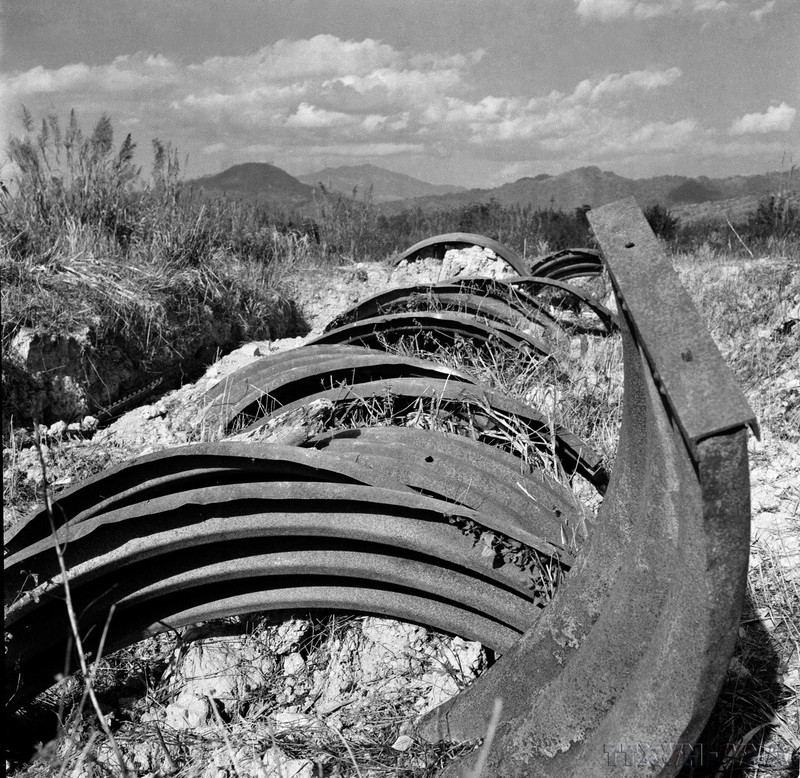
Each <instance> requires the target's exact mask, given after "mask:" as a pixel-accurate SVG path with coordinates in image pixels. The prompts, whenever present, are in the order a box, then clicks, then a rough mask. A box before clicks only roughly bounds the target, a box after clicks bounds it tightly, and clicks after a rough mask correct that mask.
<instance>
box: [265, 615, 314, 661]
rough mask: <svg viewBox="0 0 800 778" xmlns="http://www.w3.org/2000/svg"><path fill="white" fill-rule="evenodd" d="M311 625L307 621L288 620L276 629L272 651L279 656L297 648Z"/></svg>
mask: <svg viewBox="0 0 800 778" xmlns="http://www.w3.org/2000/svg"><path fill="white" fill-rule="evenodd" d="M309 629H311V625H310V623H309V622H308V620H307V619H290V620H289V621H285V622H284V623H283V624H281V625H280V627H278V630H277V633H276V635H275V638H274V640H275V644H274V645H273V646H272V650H273V651H274V652H275V653H276V654H278V655H279V656H281V655H282V654H288V653H290V652H292V651H294V649H296V648H297V645H298V643H299V642H300V641H301V640H302V639H303V638H304V637H305V636H306V634H307V633H308V631H309Z"/></svg>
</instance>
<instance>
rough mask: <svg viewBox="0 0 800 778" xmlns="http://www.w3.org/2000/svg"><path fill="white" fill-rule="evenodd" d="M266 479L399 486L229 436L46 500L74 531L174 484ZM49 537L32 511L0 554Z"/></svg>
mask: <svg viewBox="0 0 800 778" xmlns="http://www.w3.org/2000/svg"><path fill="white" fill-rule="evenodd" d="M270 481H304V482H312V481H321V482H324V483H341V484H361V485H371V486H383V487H388V488H393V489H398V490H403V489H404V487H403V486H402V485H401V484H400V483H398V482H397V481H396V480H395V479H392V478H388V477H387V476H385V475H384V474H382V473H381V472H379V471H372V470H369V469H366V468H360V467H357V466H355V467H354V466H353V465H352V464H351V463H350V462H349V461H348V460H346V459H344V458H338V457H319V456H316V455H315V454H314V453H313V452H310V451H307V450H304V449H300V448H295V447H292V446H277V445H274V444H269V443H249V444H246V445H245V444H242V443H238V442H232V441H220V442H217V443H198V444H193V445H188V446H179V447H177V448H171V449H167V450H165V451H158V452H155V453H152V454H146V455H144V456H140V457H137V458H135V459H132V460H130V461H128V462H122V463H121V464H119V465H115V466H114V467H111V468H109V469H108V470H104V471H103V472H102V473H98V474H96V475H93V476H91V477H89V478H86V479H84V480H83V481H81V482H80V483H78V484H76V485H75V486H73V487H71V488H69V489H65V490H64V491H62V492H60V493H59V494H58V496H57V498H56V499H55V500H54V501H53V521H54V523H55V525H56V527H57V528H58V527H61V526H62V525H63V524H64V523H65V522H66V521H69V523H70V526H71V527H72V528H73V529H74V528H75V527H76V526H78V525H79V524H81V523H82V522H84V521H87V520H89V519H94V518H96V517H97V516H99V515H102V514H104V513H107V512H108V511H111V510H117V509H120V508H124V507H126V506H128V505H132V504H135V503H137V502H142V501H144V500H149V499H152V498H154V497H159V496H162V495H164V494H170V493H173V492H174V491H175V490H176V489H177V488H181V489H184V490H185V489H191V488H195V487H196V486H203V485H212V484H215V485H221V484H226V485H235V484H237V483H257V482H258V483H265V484H266V483H269V482H270ZM51 538H52V533H51V527H50V519H49V517H48V514H47V511H46V510H45V509H41V510H38V511H34V512H33V513H31V514H30V515H29V516H27V517H26V518H25V519H24V520H23V521H21V522H19V523H18V524H16V525H15V526H13V527H12V528H10V529H9V530H8V531H7V532H6V533H5V537H4V542H3V545H4V550H5V557H6V559H8V558H9V557H13V556H14V555H15V554H17V553H19V552H22V551H23V550H24V549H26V548H30V547H31V546H33V545H34V544H36V543H41V542H44V543H45V544H49V543H50V542H51ZM6 594H8V592H7V593H6ZM12 594H13V591H12Z"/></svg>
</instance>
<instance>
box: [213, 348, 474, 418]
mask: <svg viewBox="0 0 800 778" xmlns="http://www.w3.org/2000/svg"><path fill="white" fill-rule="evenodd" d="M392 378H420V379H422V378H437V379H444V380H448V381H453V382H454V383H465V384H473V385H474V384H475V379H474V378H472V377H471V376H469V375H467V374H466V373H463V372H461V371H458V370H454V369H452V368H449V367H446V366H444V365H439V364H436V363H435V362H432V361H430V360H423V359H417V358H415V357H405V356H403V357H401V356H395V355H390V354H387V353H386V352H384V351H376V350H374V349H368V348H365V347H363V346H339V345H305V346H302V347H301V348H298V349H292V350H290V351H286V352H282V353H280V354H274V355H270V356H267V357H263V358H262V359H259V360H258V361H256V362H253V363H252V364H250V365H247V366H245V367H244V368H242V369H240V370H237V371H236V372H234V373H232V374H230V375H228V376H226V377H225V378H223V379H222V380H221V381H219V382H218V383H216V384H215V385H214V386H212V387H211V389H209V390H208V391H207V392H206V393H205V395H204V396H203V402H204V405H205V410H204V411H203V423H204V424H205V425H207V426H208V425H211V426H213V427H216V428H219V429H220V430H222V431H223V432H227V431H230V429H231V428H232V427H233V426H235V425H239V426H241V423H242V422H243V420H245V419H248V420H253V419H258V418H259V417H260V416H262V415H263V414H265V413H271V412H272V411H274V410H275V409H277V408H280V407H282V406H285V405H289V404H290V403H293V402H295V401H296V400H298V399H300V398H303V397H306V396H308V395H310V394H313V393H315V392H319V391H321V390H323V389H331V388H333V387H336V386H341V385H342V384H353V383H363V382H365V381H376V380H381V379H392Z"/></svg>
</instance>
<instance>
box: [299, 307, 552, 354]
mask: <svg viewBox="0 0 800 778" xmlns="http://www.w3.org/2000/svg"><path fill="white" fill-rule="evenodd" d="M401 337H410V338H414V339H415V343H416V345H417V347H418V348H419V349H420V350H422V351H436V350H438V349H440V348H441V347H442V345H451V344H452V343H453V342H454V341H456V340H458V339H461V340H466V341H471V342H474V343H477V344H486V343H492V344H495V345H498V346H502V347H505V348H508V349H511V350H515V351H517V350H524V351H527V352H529V353H532V354H538V355H540V356H545V357H546V356H548V355H549V353H550V349H549V348H548V347H547V345H546V344H545V343H544V342H543V341H541V340H540V339H539V338H537V337H534V336H533V335H529V334H528V333H526V332H523V331H522V330H518V329H517V328H516V327H509V326H507V325H505V324H502V323H501V322H499V321H493V322H481V321H479V320H478V319H476V318H475V317H472V316H465V315H462V314H459V313H455V312H451V311H444V312H441V313H431V312H428V311H412V312H407V313H394V314H389V315H386V316H375V317H373V318H371V319H359V320H358V321H355V322H353V323H352V324H345V325H344V326H342V327H337V328H336V329H334V330H329V331H327V332H324V333H323V334H322V335H319V336H317V337H316V338H313V339H312V340H310V341H309V344H330V343H342V344H358V345H363V346H369V347H371V348H385V346H384V344H385V343H387V342H388V343H393V342H395V341H396V340H398V339H399V338H401Z"/></svg>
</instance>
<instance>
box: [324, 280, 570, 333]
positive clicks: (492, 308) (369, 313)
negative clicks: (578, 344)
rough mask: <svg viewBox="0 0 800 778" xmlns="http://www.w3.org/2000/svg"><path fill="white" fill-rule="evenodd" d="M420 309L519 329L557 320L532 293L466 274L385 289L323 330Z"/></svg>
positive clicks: (352, 308) (549, 323) (542, 326)
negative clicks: (452, 312) (443, 280)
mask: <svg viewBox="0 0 800 778" xmlns="http://www.w3.org/2000/svg"><path fill="white" fill-rule="evenodd" d="M420 310H422V311H432V312H435V311H438V310H451V311H461V312H464V313H468V314H469V315H470V316H483V317H484V318H487V319H491V320H493V321H499V322H500V323H502V324H506V325H507V326H509V327H519V328H520V329H526V328H528V327H530V326H531V325H536V326H538V327H541V328H544V329H546V328H547V327H548V326H551V325H555V324H557V320H556V319H555V318H554V317H553V316H552V315H551V314H549V313H548V312H546V311H544V310H543V309H542V307H541V305H540V304H539V303H537V302H536V301H535V299H534V298H533V297H530V296H529V295H527V294H525V293H524V292H522V293H520V291H519V290H518V288H517V287H514V286H511V285H510V284H508V283H505V282H502V281H498V280H496V279H494V278H482V277H476V276H470V277H469V278H456V279H453V280H451V281H445V282H440V283H437V284H414V285H412V286H404V287H398V288H395V289H388V290H386V291H384V292H380V293H378V294H375V295H372V296H371V297H367V298H366V299H364V300H361V301H360V302H358V303H356V304H355V305H354V306H352V307H351V308H348V309H347V310H346V311H344V312H343V313H340V314H339V315H338V316H337V317H336V318H335V319H333V320H332V321H330V322H329V323H328V324H327V325H326V326H325V329H324V330H323V331H324V332H328V331H330V330H333V329H337V328H339V327H342V326H344V325H345V324H352V323H353V322H355V321H359V320H360V319H369V318H373V317H376V316H383V315H386V314H390V313H402V312H404V311H420Z"/></svg>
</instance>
